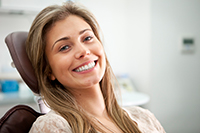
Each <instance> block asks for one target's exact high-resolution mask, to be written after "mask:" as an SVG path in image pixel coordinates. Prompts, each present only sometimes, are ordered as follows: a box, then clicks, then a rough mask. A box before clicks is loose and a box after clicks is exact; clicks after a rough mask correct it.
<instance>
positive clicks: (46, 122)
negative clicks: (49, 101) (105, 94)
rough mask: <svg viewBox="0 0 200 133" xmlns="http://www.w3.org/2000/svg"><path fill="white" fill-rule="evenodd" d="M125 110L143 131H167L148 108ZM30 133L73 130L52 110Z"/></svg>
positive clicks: (68, 131) (161, 132)
mask: <svg viewBox="0 0 200 133" xmlns="http://www.w3.org/2000/svg"><path fill="white" fill-rule="evenodd" d="M125 111H126V112H127V113H128V114H129V116H130V117H131V118H132V119H133V120H134V121H135V122H136V123H137V124H138V127H139V129H140V131H141V132H142V133H166V132H165V130H164V129H163V127H162V126H161V124H160V122H159V121H158V120H157V119H156V118H155V116H154V115H153V114H152V113H151V112H150V111H148V110H147V109H143V108H141V107H132V108H128V109H125ZM29 133H72V131H71V127H70V125H69V123H68V122H67V121H66V120H65V119H64V118H63V117H62V116H60V115H59V114H58V113H56V112H55V111H53V110H51V111H50V112H48V113H47V114H45V115H43V116H40V117H38V118H37V120H36V121H35V122H34V123H33V125H32V127H31V130H30V131H29Z"/></svg>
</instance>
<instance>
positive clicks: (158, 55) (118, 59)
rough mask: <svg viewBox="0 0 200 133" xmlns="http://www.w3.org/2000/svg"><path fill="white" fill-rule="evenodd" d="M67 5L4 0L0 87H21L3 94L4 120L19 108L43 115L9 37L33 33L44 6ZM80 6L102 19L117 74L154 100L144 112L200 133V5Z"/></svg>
mask: <svg viewBox="0 0 200 133" xmlns="http://www.w3.org/2000/svg"><path fill="white" fill-rule="evenodd" d="M63 1H65V0H1V1H0V2H1V3H0V80H1V81H0V82H1V84H4V85H6V84H5V82H4V81H5V80H6V81H7V80H9V81H10V80H11V81H13V82H12V84H14V83H15V82H14V81H17V82H18V83H19V84H18V89H19V93H18V94H17V95H16V94H13V93H8V92H5V91H4V92H1V93H0V116H2V115H3V114H4V113H5V112H6V111H7V110H8V108H10V107H12V106H13V105H15V104H19V103H20V104H28V105H30V106H32V107H33V108H35V109H36V110H37V106H36V104H35V102H34V100H33V94H32V93H31V92H30V91H29V89H27V86H26V85H25V84H24V83H23V81H21V79H20V76H19V74H18V73H17V71H16V70H15V69H14V68H12V67H11V65H10V64H11V62H12V59H11V57H10V55H9V52H8V49H7V47H6V44H5V42H4V38H5V37H6V35H8V34H9V33H11V32H13V31H28V30H29V28H30V26H31V23H32V21H33V19H34V17H35V16H36V14H37V13H38V12H39V11H40V10H41V9H42V8H43V7H46V6H47V5H51V4H61V3H62V2H63ZM75 1H76V2H80V3H82V4H83V5H85V6H86V7H87V8H88V9H89V10H90V11H92V12H93V13H94V15H95V16H96V18H97V20H98V22H99V24H100V26H101V29H102V31H103V34H104V46H105V50H106V53H107V56H108V59H109V61H110V64H111V66H112V68H113V71H114V73H115V74H116V75H126V76H128V77H129V79H131V81H132V83H133V84H134V87H135V89H136V90H137V91H139V92H142V93H145V94H147V95H148V96H149V97H150V100H149V101H148V102H147V103H145V104H144V105H143V107H144V108H147V109H149V110H150V111H151V112H152V113H154V115H155V116H156V118H157V119H158V120H159V121H160V122H161V124H162V125H163V127H164V128H165V130H166V132H168V133H200V111H199V110H200V96H199V95H200V0H75ZM7 84H11V83H7ZM14 85H15V84H14ZM1 90H2V87H1ZM16 97H20V98H17V100H16ZM21 98H23V100H21ZM13 99H14V100H13Z"/></svg>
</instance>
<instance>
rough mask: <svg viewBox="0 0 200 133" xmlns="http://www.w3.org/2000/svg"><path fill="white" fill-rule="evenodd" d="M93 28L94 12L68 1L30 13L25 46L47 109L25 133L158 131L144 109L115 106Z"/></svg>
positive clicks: (108, 69) (106, 64)
mask: <svg viewBox="0 0 200 133" xmlns="http://www.w3.org/2000/svg"><path fill="white" fill-rule="evenodd" d="M99 30H100V29H99V26H98V23H97V21H96V19H95V18H94V16H93V15H92V14H91V13H90V12H89V11H87V10H86V9H85V8H83V7H81V6H79V5H76V4H74V3H72V2H67V3H65V4H64V5H63V6H56V5H54V6H50V7H47V8H45V9H44V10H42V11H41V12H40V13H39V14H38V15H37V16H36V18H35V20H34V21H33V24H32V26H31V29H30V31H29V35H28V38H27V43H26V50H27V53H28V56H29V58H30V60H31V62H32V65H33V67H34V69H35V73H36V76H37V78H38V82H39V88H40V94H41V96H42V98H43V99H44V100H45V101H46V103H47V104H48V106H49V107H50V108H51V111H50V112H49V113H47V114H46V115H44V116H41V117H39V118H38V119H37V120H36V122H35V123H34V124H33V126H32V128H31V130H30V132H33V133H35V132H43V133H44V132H46V133H54V132H66V133H95V132H103V133H123V132H124V133H141V132H147V131H148V132H164V130H163V128H162V126H161V125H160V123H159V122H158V121H157V120H156V118H155V117H154V116H153V115H152V114H151V113H150V112H149V111H147V110H144V109H141V108H138V107H135V108H133V109H132V110H131V111H128V110H127V111H125V110H123V109H122V108H121V107H120V106H119V105H118V103H117V100H116V97H115V94H114V88H113V81H112V79H114V75H113V73H112V70H111V67H110V65H109V62H108V60H107V57H106V55H105V53H104V49H103V46H102V41H101V38H100V33H99Z"/></svg>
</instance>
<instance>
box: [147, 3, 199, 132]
mask: <svg viewBox="0 0 200 133" xmlns="http://www.w3.org/2000/svg"><path fill="white" fill-rule="evenodd" d="M151 28H152V30H151V33H152V34H151V35H152V41H151V50H152V60H151V64H152V65H151V68H152V69H151V70H152V71H151V79H152V80H151V91H150V92H151V102H150V109H151V111H152V112H154V113H155V114H156V116H157V118H158V119H159V120H160V121H161V122H162V124H163V126H164V127H165V129H166V131H167V132H169V133H199V132H200V111H199V110H200V102H199V101H200V97H199V94H200V82H199V81H200V1H199V0H152V1H151ZM185 34H189V35H190V34H192V35H194V37H195V43H196V49H195V52H194V53H193V54H182V53H181V52H180V51H179V49H178V40H179V37H180V36H182V35H185Z"/></svg>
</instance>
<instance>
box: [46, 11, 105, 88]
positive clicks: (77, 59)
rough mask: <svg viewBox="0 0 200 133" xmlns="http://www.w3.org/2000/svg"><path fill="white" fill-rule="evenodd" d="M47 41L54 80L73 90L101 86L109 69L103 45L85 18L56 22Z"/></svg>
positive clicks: (75, 17)
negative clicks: (106, 70) (107, 68)
mask: <svg viewBox="0 0 200 133" xmlns="http://www.w3.org/2000/svg"><path fill="white" fill-rule="evenodd" d="M46 42H47V43H46V49H45V52H46V56H47V59H48V61H49V64H50V67H51V69H52V73H51V74H50V78H51V80H55V79H57V80H58V81H59V82H60V83H61V84H62V85H63V86H64V87H67V88H69V89H71V90H73V89H83V88H91V87H95V86H98V85H99V82H100V81H101V79H102V77H103V75H104V72H105V66H106V61H105V54H104V50H103V46H102V44H101V43H100V42H99V40H98V39H97V38H96V36H95V35H94V33H93V31H92V29H91V27H90V25H89V24H88V23H86V22H85V21H84V20H83V19H82V18H80V17H78V16H75V15H70V16H68V17H67V18H65V19H64V20H60V21H58V22H56V23H55V24H54V25H53V27H52V28H51V29H50V31H49V32H48V33H47V34H46Z"/></svg>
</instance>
